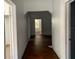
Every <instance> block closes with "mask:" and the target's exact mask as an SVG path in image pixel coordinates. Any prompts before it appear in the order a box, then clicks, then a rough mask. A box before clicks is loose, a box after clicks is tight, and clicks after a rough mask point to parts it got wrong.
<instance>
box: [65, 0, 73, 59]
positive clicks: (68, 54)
mask: <svg viewBox="0 0 79 59" xmlns="http://www.w3.org/2000/svg"><path fill="white" fill-rule="evenodd" d="M73 1H74V0H69V1H67V2H66V3H65V10H66V11H65V12H66V20H65V22H66V23H65V28H66V29H65V33H66V36H65V38H66V40H65V47H66V48H65V54H66V59H71V42H69V40H70V38H71V37H70V35H71V33H70V32H71V31H70V3H72V2H73Z"/></svg>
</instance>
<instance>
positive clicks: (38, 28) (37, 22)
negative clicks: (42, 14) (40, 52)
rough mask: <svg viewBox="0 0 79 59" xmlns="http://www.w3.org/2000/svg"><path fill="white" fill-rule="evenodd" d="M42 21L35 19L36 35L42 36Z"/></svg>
mask: <svg viewBox="0 0 79 59" xmlns="http://www.w3.org/2000/svg"><path fill="white" fill-rule="evenodd" d="M41 25H42V24H41V19H35V35H40V34H42V26H41Z"/></svg>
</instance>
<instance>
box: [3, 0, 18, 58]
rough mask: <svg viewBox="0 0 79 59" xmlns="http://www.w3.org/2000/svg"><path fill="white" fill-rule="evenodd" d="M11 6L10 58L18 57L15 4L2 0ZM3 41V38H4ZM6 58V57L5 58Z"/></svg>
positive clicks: (9, 0)
mask: <svg viewBox="0 0 79 59" xmlns="http://www.w3.org/2000/svg"><path fill="white" fill-rule="evenodd" d="M4 1H5V2H7V3H8V4H10V5H11V6H12V8H11V20H10V21H11V23H10V24H11V28H10V29H11V54H12V57H11V59H18V50H17V22H16V5H15V4H14V3H13V2H12V1H11V0H4ZM4 42H5V40H4ZM5 59H6V58H5Z"/></svg>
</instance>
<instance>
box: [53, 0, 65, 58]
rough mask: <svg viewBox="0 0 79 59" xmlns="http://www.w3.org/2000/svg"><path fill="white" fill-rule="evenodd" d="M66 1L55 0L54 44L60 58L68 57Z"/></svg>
mask: <svg viewBox="0 0 79 59" xmlns="http://www.w3.org/2000/svg"><path fill="white" fill-rule="evenodd" d="M65 2H66V0H53V18H52V34H53V35H52V36H53V38H52V45H53V49H54V50H55V52H56V53H57V55H58V56H59V58H60V59H66V54H65Z"/></svg>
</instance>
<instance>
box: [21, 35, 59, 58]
mask: <svg viewBox="0 0 79 59" xmlns="http://www.w3.org/2000/svg"><path fill="white" fill-rule="evenodd" d="M51 44H52V41H51V37H45V36H40V35H38V36H36V37H35V38H32V39H30V41H29V43H28V46H27V48H26V50H25V53H24V55H23V58H22V59H59V58H58V57H57V55H56V54H55V52H54V51H53V50H52V49H51V48H49V47H48V46H49V45H51Z"/></svg>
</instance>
